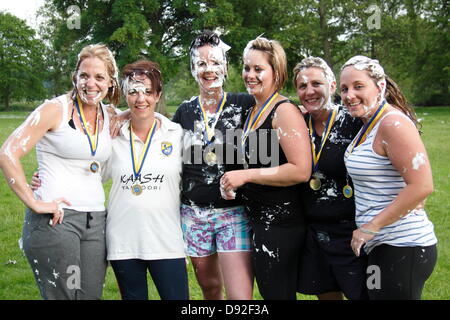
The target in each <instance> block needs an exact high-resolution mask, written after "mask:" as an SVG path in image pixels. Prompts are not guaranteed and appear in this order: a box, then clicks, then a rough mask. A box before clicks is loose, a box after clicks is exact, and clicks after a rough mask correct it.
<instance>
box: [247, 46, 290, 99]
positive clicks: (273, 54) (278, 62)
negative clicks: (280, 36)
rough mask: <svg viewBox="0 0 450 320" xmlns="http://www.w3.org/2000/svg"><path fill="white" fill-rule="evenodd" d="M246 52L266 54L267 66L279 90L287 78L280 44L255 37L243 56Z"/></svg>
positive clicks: (285, 61) (283, 54)
mask: <svg viewBox="0 0 450 320" xmlns="http://www.w3.org/2000/svg"><path fill="white" fill-rule="evenodd" d="M247 50H260V51H263V52H266V53H267V54H268V56H269V64H270V65H271V66H272V69H273V71H274V73H275V84H276V89H277V91H279V90H281V89H282V88H283V87H284V84H285V83H286V80H287V78H288V73H287V58H286V53H285V52H284V49H283V47H282V46H281V44H280V43H279V42H278V41H276V40H269V39H266V38H264V37H257V38H256V39H254V40H252V41H250V42H249V43H248V44H247V46H246V47H245V49H244V55H245V53H246V51H247Z"/></svg>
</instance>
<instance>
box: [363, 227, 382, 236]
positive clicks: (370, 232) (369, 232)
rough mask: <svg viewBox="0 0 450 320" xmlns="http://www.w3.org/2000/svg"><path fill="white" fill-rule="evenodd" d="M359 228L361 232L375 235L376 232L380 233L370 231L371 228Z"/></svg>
mask: <svg viewBox="0 0 450 320" xmlns="http://www.w3.org/2000/svg"><path fill="white" fill-rule="evenodd" d="M359 230H361V232H362V233H365V234H370V235H372V236H376V235H377V234H379V233H380V231H372V230H368V229H365V228H359Z"/></svg>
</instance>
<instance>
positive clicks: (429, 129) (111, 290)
mask: <svg viewBox="0 0 450 320" xmlns="http://www.w3.org/2000/svg"><path fill="white" fill-rule="evenodd" d="M174 110H175V107H173V106H172V107H169V108H168V111H169V113H173V112H174ZM416 111H417V113H418V117H419V118H421V119H422V124H423V128H422V131H423V132H424V133H423V135H422V137H423V140H424V142H425V145H426V147H427V150H428V154H429V157H430V159H431V163H432V168H433V177H434V186H435V191H434V193H433V194H432V195H431V196H430V198H429V199H428V201H427V204H426V209H427V212H428V213H429V216H430V219H431V220H432V221H433V223H434V225H435V230H436V234H437V237H438V239H439V244H438V250H439V257H438V264H437V266H436V268H435V270H434V273H433V275H432V276H431V278H430V279H429V280H428V282H427V284H426V286H425V289H424V293H423V299H440V300H442V299H449V297H450V248H449V240H450V239H449V237H450V230H449V226H450V225H449V219H448V212H450V197H449V193H450V179H449V178H450V143H449V139H450V107H446V108H438V107H428V108H417V109H416ZM26 115H27V113H26V112H8V113H0V143H1V144H3V142H4V141H5V139H6V138H7V137H8V135H9V134H10V133H11V132H12V131H13V130H14V129H15V128H16V127H18V126H19V124H20V123H21V122H22V121H23V120H24V119H25V117H26ZM22 164H23V167H24V170H25V172H26V174H27V177H28V179H30V177H31V175H32V173H33V171H34V170H35V169H36V157H35V153H34V152H31V153H29V154H28V155H27V156H26V157H25V158H24V159H23V161H22ZM109 187H110V185H107V186H106V189H107V190H108V191H109ZM23 212H24V206H23V205H22V203H21V202H20V201H19V200H18V198H17V197H16V196H15V195H14V194H13V193H12V191H11V190H10V189H9V187H8V185H7V183H6V181H5V179H0V300H4V299H32V300H35V299H40V296H39V293H38V289H37V287H36V285H35V283H34V278H33V274H32V272H31V269H30V267H29V266H28V263H27V261H26V259H25V257H24V255H23V253H22V252H21V251H20V249H19V246H18V240H19V238H20V236H21V229H22V221H23ZM188 270H189V283H190V293H191V299H194V300H196V299H201V298H202V295H201V292H200V289H199V287H198V285H197V283H196V280H195V276H194V274H193V270H192V265H191V264H189V268H188ZM149 284H150V299H159V297H158V294H157V292H156V290H155V288H154V286H153V284H152V282H151V280H149ZM103 298H104V299H112V300H114V299H120V296H119V292H118V289H117V285H116V282H115V278H114V274H113V272H112V269H111V268H108V273H107V277H106V283H105V289H104V296H103ZM298 298H299V299H314V297H310V296H303V295H299V296H298ZM255 299H260V296H259V294H258V292H257V291H256V292H255Z"/></svg>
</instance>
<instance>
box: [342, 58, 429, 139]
mask: <svg viewBox="0 0 450 320" xmlns="http://www.w3.org/2000/svg"><path fill="white" fill-rule="evenodd" d="M348 66H354V67H355V68H356V66H358V67H357V68H356V69H357V70H365V71H367V73H368V75H369V77H370V78H371V79H372V80H373V81H374V82H375V85H376V86H378V83H379V82H380V81H385V83H386V88H385V94H384V98H385V99H386V101H387V102H388V103H389V104H390V105H392V106H393V107H394V108H396V109H399V110H400V111H401V112H403V113H404V114H406V115H407V116H408V117H409V118H410V119H411V120H412V122H414V125H415V126H416V128H418V129H420V127H421V125H420V124H419V121H417V116H416V113H415V112H414V109H413V108H412V107H411V105H410V104H409V103H408V101H407V99H406V97H405V95H404V94H403V92H402V91H401V90H400V88H399V87H398V85H397V84H396V83H395V81H394V80H392V79H391V78H389V77H388V76H387V75H386V73H385V72H384V69H383V67H382V66H381V65H380V63H379V61H378V60H376V59H371V58H369V57H366V56H361V55H358V56H354V57H352V58H350V59H349V60H348V61H347V62H346V63H344V65H343V66H342V67H341V72H342V70H344V68H346V67H348ZM419 131H420V130H419Z"/></svg>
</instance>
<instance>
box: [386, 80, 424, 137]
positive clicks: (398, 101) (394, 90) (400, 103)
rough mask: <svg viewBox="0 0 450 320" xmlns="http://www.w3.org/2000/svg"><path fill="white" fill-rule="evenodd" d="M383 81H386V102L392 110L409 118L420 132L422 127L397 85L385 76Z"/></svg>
mask: <svg viewBox="0 0 450 320" xmlns="http://www.w3.org/2000/svg"><path fill="white" fill-rule="evenodd" d="M385 79H386V94H385V97H386V101H387V102H388V103H389V104H390V105H391V106H393V107H394V108H397V109H399V110H400V111H401V112H403V113H404V114H406V115H407V116H408V118H410V119H411V120H412V122H414V125H415V126H416V128H417V129H419V132H420V129H421V127H422V125H421V124H420V123H419V121H418V120H417V116H416V113H415V112H414V109H413V108H412V107H411V105H410V104H409V103H408V101H407V99H406V97H405V95H404V94H403V93H402V92H401V91H400V88H399V87H398V85H397V84H396V83H395V81H394V80H392V79H391V78H389V77H388V76H387V75H386V78H385Z"/></svg>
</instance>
